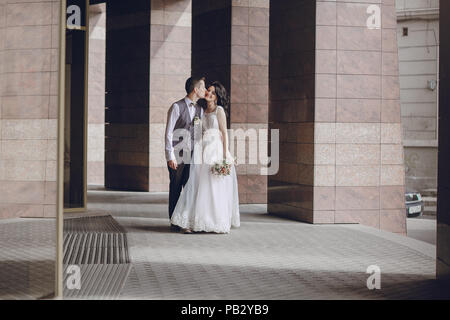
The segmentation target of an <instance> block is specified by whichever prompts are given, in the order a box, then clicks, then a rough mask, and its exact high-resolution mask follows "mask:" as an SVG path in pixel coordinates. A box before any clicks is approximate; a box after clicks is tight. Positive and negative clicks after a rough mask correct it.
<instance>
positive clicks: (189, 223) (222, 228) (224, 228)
mask: <svg viewBox="0 0 450 320" xmlns="http://www.w3.org/2000/svg"><path fill="white" fill-rule="evenodd" d="M231 220H232V221H231V225H230V223H227V224H226V225H213V226H212V225H209V224H207V223H204V222H201V221H195V220H194V219H192V218H189V217H186V216H183V217H180V216H179V215H176V216H173V217H172V220H171V223H172V224H175V225H177V226H179V227H181V228H183V229H191V230H193V231H197V232H201V231H204V232H214V233H229V232H230V227H233V228H239V227H240V222H239V219H236V218H232V219H231Z"/></svg>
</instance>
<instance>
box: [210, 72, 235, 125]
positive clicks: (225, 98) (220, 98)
mask: <svg viewBox="0 0 450 320" xmlns="http://www.w3.org/2000/svg"><path fill="white" fill-rule="evenodd" d="M210 86H213V87H214V91H215V93H216V96H217V105H218V106H222V107H223V109H224V110H225V114H226V115H227V118H229V117H230V113H229V106H230V96H229V95H228V93H227V89H225V87H224V86H223V84H222V83H220V82H219V81H214V82H213V83H211V85H210ZM210 86H208V88H209V87H210Z"/></svg>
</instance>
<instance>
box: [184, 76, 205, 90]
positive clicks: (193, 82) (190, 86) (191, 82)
mask: <svg viewBox="0 0 450 320" xmlns="http://www.w3.org/2000/svg"><path fill="white" fill-rule="evenodd" d="M200 81H205V77H197V76H193V77H190V78H189V79H187V80H186V85H185V89H186V93H187V94H190V93H191V92H192V91H194V89H195V88H197V87H198V84H199V83H200Z"/></svg>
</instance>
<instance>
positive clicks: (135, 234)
mask: <svg viewBox="0 0 450 320" xmlns="http://www.w3.org/2000/svg"><path fill="white" fill-rule="evenodd" d="M89 197H90V199H92V200H93V201H91V202H90V203H91V205H90V209H91V212H93V213H95V212H97V213H99V212H104V213H108V214H113V215H114V216H115V217H116V218H117V220H118V222H119V223H120V224H121V225H123V226H124V227H125V229H126V230H127V232H128V240H129V245H130V255H131V260H132V262H133V269H132V271H131V274H130V277H129V279H128V281H127V283H126V284H125V287H124V290H123V292H122V293H121V298H123V299H135V298H139V299H354V298H358V299H404V298H406V299H419V298H425V299H429V298H436V297H442V296H443V295H445V294H447V295H448V292H444V290H443V289H444V288H439V287H438V286H437V284H436V282H435V280H434V278H435V250H436V249H435V246H434V245H432V244H429V243H425V242H422V241H418V240H415V239H411V238H407V237H403V236H398V235H395V234H391V233H387V232H382V231H379V230H375V229H372V228H368V227H364V226H359V225H310V224H304V223H299V222H294V221H289V220H285V219H281V218H277V217H273V216H269V215H267V214H265V212H266V207H265V206H263V205H246V206H241V214H242V216H241V221H242V225H241V228H239V229H232V232H231V233H230V234H229V235H216V234H193V235H185V234H177V233H170V232H169V228H168V219H167V204H166V203H167V194H164V193H160V194H156V193H155V194H146V195H143V194H137V193H121V192H115V193H105V192H101V191H98V192H94V191H91V192H90V196H89ZM370 265H377V266H379V267H380V269H381V290H375V291H371V290H368V289H367V286H366V281H367V278H368V276H369V275H368V274H366V269H367V267H368V266H370Z"/></svg>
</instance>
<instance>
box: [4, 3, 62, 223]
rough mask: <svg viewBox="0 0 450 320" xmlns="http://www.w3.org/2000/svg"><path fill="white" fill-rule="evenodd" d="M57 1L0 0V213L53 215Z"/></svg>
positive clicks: (55, 136)
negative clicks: (18, 1) (21, 0)
mask: <svg viewBox="0 0 450 320" xmlns="http://www.w3.org/2000/svg"><path fill="white" fill-rule="evenodd" d="M59 6H60V2H59V1H44V0H37V1H34V2H32V3H28V2H26V3H22V2H20V3H17V1H5V0H3V1H0V97H1V98H0V110H1V112H0V218H12V217H55V214H56V146H57V143H56V141H57V117H58V105H57V101H58V99H57V95H58V82H57V80H58V48H59V38H58V36H59Z"/></svg>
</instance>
